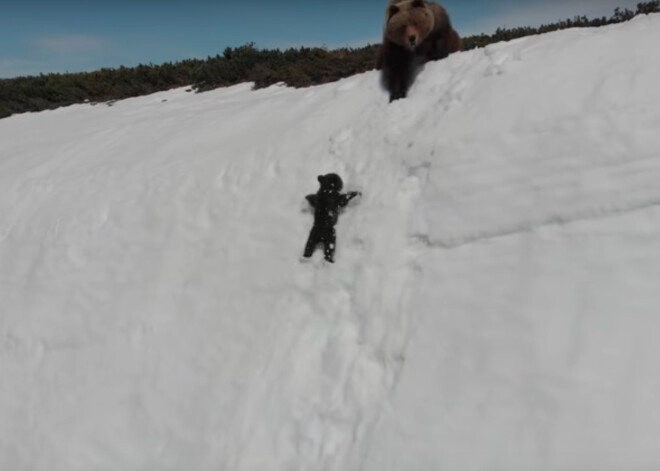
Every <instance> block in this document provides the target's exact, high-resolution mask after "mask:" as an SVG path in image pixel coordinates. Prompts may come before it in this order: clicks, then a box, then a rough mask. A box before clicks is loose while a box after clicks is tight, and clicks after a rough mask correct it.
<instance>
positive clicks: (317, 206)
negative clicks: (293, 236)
mask: <svg viewBox="0 0 660 471" xmlns="http://www.w3.org/2000/svg"><path fill="white" fill-rule="evenodd" d="M317 180H318V181H319V183H320V185H321V188H320V189H319V191H318V192H317V193H316V194H315V195H307V196H306V197H305V198H306V199H307V201H308V202H309V204H310V205H312V207H313V208H314V225H313V226H312V230H311V231H310V233H309V238H308V239H307V244H306V245H305V252H304V254H303V256H304V257H305V258H309V257H311V256H312V254H313V253H314V250H315V249H316V246H317V245H319V244H323V253H324V255H325V259H326V260H327V261H328V262H331V263H333V262H334V256H335V243H336V239H337V234H336V232H335V224H337V220H338V219H339V211H340V209H341V208H343V207H344V206H346V205H347V204H348V202H349V201H351V200H352V199H353V198H355V197H356V196H359V195H361V193H360V192H359V191H351V192H349V193H345V194H342V193H341V189H342V187H343V186H344V184H343V182H342V180H341V177H340V176H339V175H337V174H336V173H328V174H327V175H319V176H318V178H317Z"/></svg>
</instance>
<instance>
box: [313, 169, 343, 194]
mask: <svg viewBox="0 0 660 471" xmlns="http://www.w3.org/2000/svg"><path fill="white" fill-rule="evenodd" d="M317 180H318V181H319V183H320V184H321V190H325V191H337V192H339V191H341V189H342V187H343V186H344V183H343V182H342V181H341V177H340V176H339V175H337V174H336V173H328V174H327V175H319V176H318V178H317Z"/></svg>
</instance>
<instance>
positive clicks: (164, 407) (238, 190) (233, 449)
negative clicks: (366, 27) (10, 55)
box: [0, 15, 660, 471]
mask: <svg viewBox="0 0 660 471" xmlns="http://www.w3.org/2000/svg"><path fill="white" fill-rule="evenodd" d="M658 44H660V15H654V16H646V17H638V18H636V19H635V20H633V21H631V22H629V23H625V24H621V25H615V26H610V27H607V28H600V29H583V30H578V29H576V30H567V31H562V32H557V33H552V34H547V35H543V36H536V37H529V38H524V39H520V40H516V41H513V42H510V43H505V44H504V43H503V44H497V45H493V46H489V47H487V48H486V49H481V50H475V51H470V52H466V53H461V54H456V55H453V56H451V57H450V58H448V59H447V60H444V61H440V62H437V63H432V64H428V65H427V67H426V69H425V70H424V71H423V72H422V73H421V74H420V76H419V77H418V80H417V82H416V83H415V84H414V86H413V88H412V89H411V91H410V96H409V98H408V99H406V100H401V101H397V102H394V103H392V104H389V103H388V98H387V95H386V93H385V92H384V91H383V90H381V89H380V87H379V83H378V75H377V73H376V72H375V71H374V72H369V73H366V74H362V75H359V76H355V77H352V78H349V79H346V80H342V81H340V82H337V83H332V84H328V85H325V86H320V87H313V88H308V89H299V90H294V89H288V88H284V87H271V88H268V89H265V90H259V91H251V89H250V88H251V87H250V86H249V85H241V86H236V87H232V88H228V89H221V90H216V91H213V92H208V93H203V94H192V93H187V92H186V91H185V90H183V89H181V90H173V91H170V92H166V93H159V94H156V95H151V96H148V97H142V98H136V99H130V100H125V101H121V102H118V103H116V104H115V105H113V106H106V105H104V104H99V105H95V106H92V105H84V106H73V107H69V108H64V109H59V110H56V111H50V112H43V113H38V114H25V115H18V116H13V117H11V118H8V119H3V120H0V215H1V216H0V469H2V470H13V471H77V470H79V471H96V470H103V471H105V470H107V471H117V470H121V471H139V470H145V471H146V470H154V471H180V470H191V471H211V470H214V471H215V470H223V471H224V470H227V471H296V470H298V471H316V470H318V471H358V470H359V471H395V470H396V471H435V470H449V471H468V470H474V471H481V470H502V471H516V470H520V471H523V470H524V471H529V470H571V471H576V470H583V471H588V470H589V471H590V470H600V471H606V470H624V469H625V470H628V471H634V470H651V469H659V468H660V366H659V365H658V358H660V342H659V341H658V335H659V334H660V287H659V285H658V282H659V280H660V206H659V205H660V131H659V130H660V89H659V88H658V83H660V60H658V58H659V56H658ZM332 171H334V172H338V173H339V174H340V175H342V177H343V178H344V182H345V184H346V185H345V186H346V189H347V190H361V191H362V192H363V193H364V195H363V197H362V198H360V199H358V200H355V201H354V202H352V203H351V204H350V206H349V207H348V208H347V209H346V211H345V212H344V213H343V214H342V216H341V217H340V220H339V224H338V226H337V233H338V249H337V256H336V259H337V263H335V264H334V265H329V264H325V263H324V262H323V261H322V260H321V253H317V254H316V256H315V258H314V260H313V261H312V262H311V263H301V262H300V260H299V257H300V255H301V253H302V250H303V247H304V243H305V240H306V238H307V234H308V231H309V229H310V227H311V222H312V215H311V214H310V213H309V212H308V211H307V210H306V208H305V205H304V204H303V203H304V200H303V198H304V196H305V195H306V194H309V193H312V192H315V191H316V190H317V182H316V176H317V175H318V174H320V173H326V172H332Z"/></svg>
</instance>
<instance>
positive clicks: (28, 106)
mask: <svg viewBox="0 0 660 471" xmlns="http://www.w3.org/2000/svg"><path fill="white" fill-rule="evenodd" d="M658 12H660V0H652V1H648V2H643V3H638V4H637V8H636V10H635V11H632V10H629V9H627V8H626V9H623V10H622V9H620V8H616V9H615V10H614V13H613V14H612V16H610V17H602V18H594V19H589V18H587V17H586V16H578V17H575V18H573V19H567V20H564V21H559V22H556V23H552V24H548V25H542V26H540V27H538V28H533V27H516V28H504V27H500V28H497V30H495V32H494V33H493V34H490V35H489V34H478V35H472V36H467V37H464V38H463V50H470V49H474V48H478V47H484V46H487V45H488V44H492V43H496V42H500V41H509V40H511V39H515V38H520V37H523V36H530V35H534V34H540V33H547V32H550V31H557V30H561V29H567V28H577V27H598V26H604V25H610V24H615V23H621V22H624V21H628V20H630V19H631V18H633V17H635V16H637V15H641V14H648V13H658ZM378 48H379V45H378V44H372V45H368V46H365V47H361V48H340V49H335V50H327V49H325V48H308V47H301V48H298V49H293V48H292V49H287V50H285V51H281V50H278V49H274V50H273V49H258V48H256V47H255V45H254V44H252V43H251V44H246V45H244V46H240V47H236V48H230V47H228V48H226V49H225V50H224V52H223V53H222V55H220V54H218V55H216V56H215V57H208V58H206V59H189V60H184V61H180V62H176V63H172V62H168V63H165V64H160V65H154V64H149V65H142V64H141V65H138V66H137V67H119V68H118V69H107V68H106V69H101V70H97V71H94V72H81V73H64V74H59V73H57V74H41V75H39V76H30V77H18V78H13V79H1V80H0V118H4V117H7V116H10V115H12V114H14V113H22V112H27V111H41V110H46V109H54V108H58V107H60V106H66V105H71V104H75V103H85V102H91V103H97V102H112V101H114V100H119V99H123V98H129V97H135V96H140V95H146V94H149V93H154V92H157V91H163V90H168V89H171V88H177V87H183V86H191V89H193V90H195V91H197V92H202V91H206V90H211V89H214V88H218V87H226V86H230V85H235V84H237V83H242V82H254V86H255V87H256V88H263V87H267V86H269V85H272V84H275V83H285V84H286V85H288V86H291V87H307V86H310V85H318V84H323V83H328V82H333V81H336V80H339V79H341V78H344V77H349V76H351V75H355V74H358V73H361V72H365V71H367V70H371V69H373V68H374V65H375V60H376V54H377V51H378Z"/></svg>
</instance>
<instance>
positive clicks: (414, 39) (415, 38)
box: [408, 34, 417, 46]
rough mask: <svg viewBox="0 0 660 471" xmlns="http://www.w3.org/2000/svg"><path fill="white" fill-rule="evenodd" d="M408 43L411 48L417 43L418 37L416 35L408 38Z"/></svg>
mask: <svg viewBox="0 0 660 471" xmlns="http://www.w3.org/2000/svg"><path fill="white" fill-rule="evenodd" d="M408 42H409V43H410V45H411V46H414V45H415V43H416V42H417V37H416V36H415V35H414V34H411V35H410V36H408Z"/></svg>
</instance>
